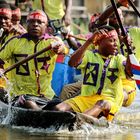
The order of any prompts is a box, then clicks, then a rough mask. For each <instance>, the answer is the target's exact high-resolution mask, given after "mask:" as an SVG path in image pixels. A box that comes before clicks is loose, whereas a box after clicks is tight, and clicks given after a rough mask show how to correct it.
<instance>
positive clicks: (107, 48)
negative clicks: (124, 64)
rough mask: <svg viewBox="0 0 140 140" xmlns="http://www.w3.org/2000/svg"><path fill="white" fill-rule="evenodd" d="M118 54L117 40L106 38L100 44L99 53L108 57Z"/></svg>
mask: <svg viewBox="0 0 140 140" xmlns="http://www.w3.org/2000/svg"><path fill="white" fill-rule="evenodd" d="M116 52H117V38H116V37H111V38H104V39H102V40H101V41H100V42H99V53H100V54H101V55H103V56H106V57H108V56H109V55H115V53H116Z"/></svg>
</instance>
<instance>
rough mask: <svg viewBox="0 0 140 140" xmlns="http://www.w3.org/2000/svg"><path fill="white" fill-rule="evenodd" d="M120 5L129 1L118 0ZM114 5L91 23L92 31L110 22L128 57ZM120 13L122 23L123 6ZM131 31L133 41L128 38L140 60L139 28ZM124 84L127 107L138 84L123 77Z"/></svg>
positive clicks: (119, 49)
mask: <svg viewBox="0 0 140 140" xmlns="http://www.w3.org/2000/svg"><path fill="white" fill-rule="evenodd" d="M117 6H118V7H120V6H125V7H128V1H127V0H118V4H117ZM113 12H114V11H113V7H112V6H108V7H107V8H106V10H105V11H104V12H103V13H102V14H100V16H99V17H98V18H97V19H96V21H93V22H91V23H90V24H89V28H90V31H94V30H96V28H98V27H100V26H101V25H102V24H106V23H108V24H109V25H110V26H112V27H114V28H115V30H116V31H117V33H118V35H119V42H118V51H119V52H120V53H121V54H123V55H124V56H125V57H127V48H126V45H124V42H123V37H122V35H121V29H120V26H119V24H118V21H117V18H116V16H115V13H113ZM118 14H119V16H120V19H121V21H122V23H123V22H124V17H123V13H122V10H121V8H118ZM128 31H129V32H130V35H131V37H132V41H131V40H130V39H129V38H128V40H129V41H131V42H133V43H131V44H133V45H134V46H135V47H136V51H135V52H136V57H137V59H138V60H139V56H140V54H139V53H140V51H139V41H138V40H139V39H138V38H139V35H138V32H137V31H138V30H137V29H136V28H130V29H128ZM122 84H123V91H124V92H123V93H124V102H123V106H125V107H127V106H130V105H131V104H132V102H133V101H134V99H135V96H136V85H135V81H134V80H132V79H131V78H130V79H122Z"/></svg>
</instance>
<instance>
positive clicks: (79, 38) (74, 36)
mask: <svg viewBox="0 0 140 140" xmlns="http://www.w3.org/2000/svg"><path fill="white" fill-rule="evenodd" d="M68 37H73V38H75V39H78V40H82V41H87V39H85V38H82V37H79V36H76V35H72V34H68Z"/></svg>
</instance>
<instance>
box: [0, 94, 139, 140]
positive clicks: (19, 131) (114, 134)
mask: <svg viewBox="0 0 140 140" xmlns="http://www.w3.org/2000/svg"><path fill="white" fill-rule="evenodd" d="M139 94H140V93H138V94H137V97H136V99H135V101H134V103H133V104H132V105H131V106H130V107H128V108H122V109H121V111H120V113H119V114H118V116H117V117H116V120H115V123H113V124H110V125H109V127H105V126H104V127H95V126H91V125H88V124H84V125H83V126H82V127H81V129H79V130H75V131H73V132H70V131H68V130H67V129H66V128H61V129H60V130H59V131H55V130H54V128H53V127H52V128H49V129H34V128H30V127H11V126H8V125H1V126H0V140H27V139H28V140H140V96H139Z"/></svg>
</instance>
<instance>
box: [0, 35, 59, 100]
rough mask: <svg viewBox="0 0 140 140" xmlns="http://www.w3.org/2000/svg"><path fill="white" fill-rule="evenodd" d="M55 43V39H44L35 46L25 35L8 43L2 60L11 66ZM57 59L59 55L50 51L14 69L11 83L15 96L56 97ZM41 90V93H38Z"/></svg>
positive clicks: (0, 56)
mask: <svg viewBox="0 0 140 140" xmlns="http://www.w3.org/2000/svg"><path fill="white" fill-rule="evenodd" d="M54 41H55V40H54V39H53V38H47V39H46V38H45V37H42V39H41V40H39V41H38V43H36V44H35V43H34V42H33V41H32V40H31V39H30V37H29V35H28V34H24V35H22V36H20V37H15V38H13V39H11V40H10V41H9V42H7V43H6V44H5V46H3V48H2V49H1V51H0V58H1V59H2V60H7V61H9V64H10V65H13V64H15V63H16V62H18V61H20V60H21V59H24V58H25V57H27V56H29V55H31V54H33V53H35V52H37V51H39V50H42V49H43V48H45V47H48V46H50V44H51V43H52V42H54ZM56 57H57V55H55V53H54V52H53V51H51V50H49V51H46V52H44V53H42V54H41V55H39V56H37V57H35V58H34V59H32V60H30V61H28V62H26V63H24V64H22V65H20V66H18V67H17V68H16V69H13V70H12V71H11V72H10V81H11V82H12V84H13V90H12V91H11V92H12V93H14V94H15V95H19V94H32V95H38V94H44V95H45V96H46V97H48V98H50V99H51V98H52V97H53V96H54V91H53V90H52V88H51V80H52V73H53V70H54V66H55V61H56ZM39 88H40V92H38V91H39Z"/></svg>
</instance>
